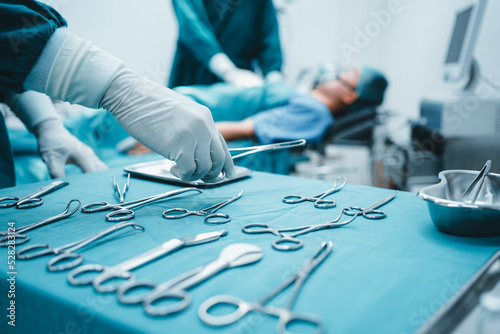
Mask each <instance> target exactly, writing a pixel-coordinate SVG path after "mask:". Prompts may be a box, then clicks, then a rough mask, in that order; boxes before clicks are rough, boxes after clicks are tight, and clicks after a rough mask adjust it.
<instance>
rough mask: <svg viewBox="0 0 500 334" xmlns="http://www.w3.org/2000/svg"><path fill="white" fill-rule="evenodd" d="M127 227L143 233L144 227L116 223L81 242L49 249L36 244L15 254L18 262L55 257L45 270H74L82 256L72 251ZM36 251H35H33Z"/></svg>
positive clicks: (130, 223)
mask: <svg viewBox="0 0 500 334" xmlns="http://www.w3.org/2000/svg"><path fill="white" fill-rule="evenodd" d="M127 226H132V227H133V228H134V229H136V230H141V231H144V227H143V226H141V225H139V224H135V223H132V222H121V223H117V224H115V225H113V226H111V227H108V228H107V229H105V230H102V231H101V232H99V233H96V234H94V235H91V236H89V237H86V238H84V239H82V240H79V241H75V242H72V243H69V244H66V245H64V246H60V247H54V248H52V247H50V246H49V245H47V244H37V245H32V246H28V247H24V248H23V249H21V250H19V251H18V252H17V254H16V256H17V258H18V259H19V260H31V259H35V258H38V257H41V256H45V255H55V256H54V257H53V258H52V259H51V260H50V261H49V262H48V263H47V269H48V270H49V271H63V270H67V269H71V268H74V267H76V266H78V265H79V264H80V263H82V262H83V256H82V255H80V254H77V253H74V251H76V250H78V249H80V248H82V247H84V246H86V245H88V244H90V243H91V242H93V241H96V240H98V239H101V238H104V237H105V236H107V235H109V234H111V233H113V232H115V231H119V230H121V229H122V228H125V227H127ZM35 250H36V251H35ZM70 259H74V260H73V261H71V262H67V261H68V260H70Z"/></svg>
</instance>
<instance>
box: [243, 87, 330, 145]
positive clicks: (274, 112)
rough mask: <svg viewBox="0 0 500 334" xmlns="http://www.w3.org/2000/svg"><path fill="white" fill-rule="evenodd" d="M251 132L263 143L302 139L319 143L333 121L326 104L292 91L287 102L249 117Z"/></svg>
mask: <svg viewBox="0 0 500 334" xmlns="http://www.w3.org/2000/svg"><path fill="white" fill-rule="evenodd" d="M252 121H253V125H254V132H255V135H256V136H257V139H258V140H259V142H260V143H262V144H271V143H274V142H279V141H287V140H298V139H305V140H307V142H308V143H311V144H319V143H320V142H321V140H322V138H323V136H324V135H325V132H326V130H327V129H328V128H329V127H330V126H332V124H333V116H332V114H331V112H330V109H328V107H327V106H326V105H325V104H324V103H322V102H320V101H318V100H317V99H315V98H313V97H312V96H310V95H302V94H294V95H293V96H292V97H291V98H290V100H289V101H288V104H286V105H283V106H280V107H277V108H274V109H270V110H267V111H263V112H260V113H258V114H257V115H255V116H253V117H252Z"/></svg>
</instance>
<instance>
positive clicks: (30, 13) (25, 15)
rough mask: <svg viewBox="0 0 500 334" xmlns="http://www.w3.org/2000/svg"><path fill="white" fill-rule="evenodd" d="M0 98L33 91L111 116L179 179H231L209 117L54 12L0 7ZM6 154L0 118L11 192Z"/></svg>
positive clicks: (22, 2) (22, 0) (25, 3)
mask: <svg viewBox="0 0 500 334" xmlns="http://www.w3.org/2000/svg"><path fill="white" fill-rule="evenodd" d="M0 17H1V18H2V19H1V20H0V95H3V97H1V98H0V99H1V100H4V99H5V96H6V93H8V92H10V93H17V94H19V93H22V92H24V91H26V90H32V91H35V92H40V93H44V94H46V95H48V96H49V97H52V98H55V99H58V100H62V101H67V102H70V103H74V104H80V105H82V106H86V107H89V108H95V109H99V108H103V109H106V110H107V111H109V112H110V113H111V114H112V115H113V116H114V117H115V118H116V120H117V121H118V123H120V125H121V126H122V127H123V128H124V129H125V130H126V131H127V132H128V133H129V134H131V135H132V136H133V137H134V138H136V139H137V140H138V141H139V142H141V143H143V144H144V145H146V146H147V147H149V148H150V149H152V150H154V151H156V152H157V153H159V154H161V155H163V156H164V157H165V158H167V159H170V160H173V161H175V162H176V166H175V167H174V168H173V169H172V173H174V174H175V175H177V176H179V177H180V178H182V179H184V180H196V179H199V178H202V177H205V178H207V179H210V178H216V177H218V176H219V174H220V172H221V171H222V170H224V171H225V173H226V176H227V177H232V176H233V175H234V165H233V162H232V158H231V155H230V154H229V151H228V150H227V146H226V143H225V141H224V139H223V138H222V136H221V135H220V133H219V132H218V131H217V128H216V127H215V124H214V122H213V119H212V116H211V114H210V111H209V110H208V109H207V108H206V107H203V106H201V105H199V104H196V103H194V102H193V101H192V100H190V99H188V98H186V97H184V96H182V95H180V94H178V93H176V92H174V91H172V90H170V89H168V88H166V87H163V86H161V85H158V84H156V83H154V82H152V81H150V80H147V79H145V78H144V77H141V76H139V75H137V74H136V73H134V72H133V71H131V70H130V69H129V68H127V67H126V66H125V65H124V64H123V62H122V61H121V60H119V59H117V58H115V57H113V56H111V55H110V54H108V53H106V52H104V51H103V50H101V49H99V48H97V47H96V46H94V45H93V44H92V43H91V42H90V41H88V40H85V39H82V38H80V37H78V36H76V35H74V34H72V33H71V32H70V31H69V30H68V29H67V28H66V26H67V23H66V21H65V20H64V18H63V17H62V16H61V15H60V14H59V13H58V12H57V11H56V10H54V9H53V8H52V7H50V6H47V5H45V4H43V3H40V2H37V1H34V0H15V1H14V0H1V1H0ZM11 155H12V153H11V152H10V145H9V142H8V137H7V133H6V127H5V121H4V119H3V116H2V119H1V120H0V159H1V161H0V167H1V169H0V179H1V180H2V181H0V185H1V186H2V187H6V186H13V185H14V179H13V177H12V176H13V165H12V164H13V162H12V156H11Z"/></svg>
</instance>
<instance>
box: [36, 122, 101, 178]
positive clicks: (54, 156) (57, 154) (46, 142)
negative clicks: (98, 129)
mask: <svg viewBox="0 0 500 334" xmlns="http://www.w3.org/2000/svg"><path fill="white" fill-rule="evenodd" d="M33 132H34V134H35V136H36V137H37V139H38V152H39V153H40V156H41V157H42V159H43V161H44V162H45V164H46V165H47V168H48V169H49V173H50V176H51V177H53V178H56V177H64V176H66V173H65V171H64V166H65V165H66V164H67V163H69V164H74V165H77V166H78V167H80V168H81V170H82V171H83V172H84V173H90V172H96V171H100V170H105V169H107V168H108V167H107V166H106V165H105V164H104V163H103V162H102V161H101V160H100V159H99V158H98V157H97V156H96V155H95V153H94V151H93V150H92V149H91V148H90V147H89V146H87V145H85V144H84V143H82V142H81V141H80V140H78V139H77V138H76V137H75V136H73V135H72V134H71V133H69V131H68V130H67V129H66V128H65V127H64V125H63V124H62V122H61V121H60V120H59V119H48V120H46V121H43V122H42V123H40V124H38V125H37V126H35V127H34V129H33Z"/></svg>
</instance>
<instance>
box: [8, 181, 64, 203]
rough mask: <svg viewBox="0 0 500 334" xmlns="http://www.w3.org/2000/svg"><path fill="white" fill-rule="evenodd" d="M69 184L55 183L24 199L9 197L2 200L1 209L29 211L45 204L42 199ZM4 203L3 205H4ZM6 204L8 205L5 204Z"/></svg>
mask: <svg viewBox="0 0 500 334" xmlns="http://www.w3.org/2000/svg"><path fill="white" fill-rule="evenodd" d="M68 184H69V183H68V182H65V181H60V180H59V181H54V182H52V183H51V184H49V185H47V186H45V187H43V188H41V189H38V190H37V191H35V192H33V193H31V194H29V195H26V196H24V197H15V196H7V197H1V198H0V208H11V207H13V206H15V207H16V208H18V209H29V208H34V207H37V206H40V205H42V204H43V199H42V198H40V197H42V196H43V195H45V194H48V193H50V192H52V191H54V190H57V189H59V188H62V187H64V186H67V185H68ZM2 202H3V203H2ZM5 202H6V203H5Z"/></svg>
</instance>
